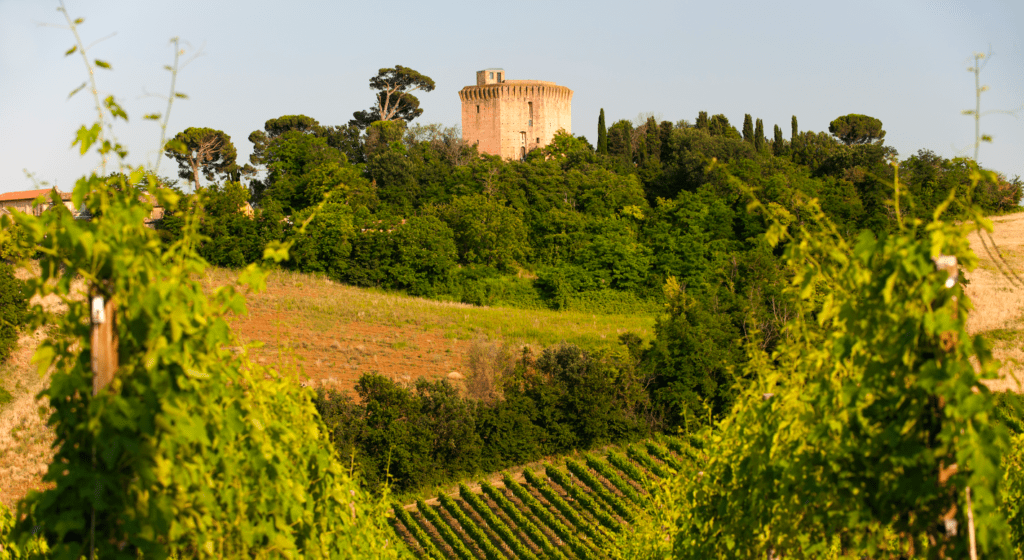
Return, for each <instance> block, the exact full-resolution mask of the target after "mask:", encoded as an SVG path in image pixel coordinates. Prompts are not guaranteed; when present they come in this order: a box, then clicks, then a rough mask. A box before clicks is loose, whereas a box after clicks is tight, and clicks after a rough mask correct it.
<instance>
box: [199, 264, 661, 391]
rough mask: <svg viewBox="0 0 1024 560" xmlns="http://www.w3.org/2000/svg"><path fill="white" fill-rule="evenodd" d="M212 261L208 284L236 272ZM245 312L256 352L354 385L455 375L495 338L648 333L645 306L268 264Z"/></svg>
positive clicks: (313, 379)
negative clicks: (415, 286) (483, 297)
mask: <svg viewBox="0 0 1024 560" xmlns="http://www.w3.org/2000/svg"><path fill="white" fill-rule="evenodd" d="M233 279H234V276H233V274H232V273H231V272H230V271H226V270H211V271H210V273H209V274H208V276H207V278H206V282H207V284H208V285H209V286H210V287H211V288H213V287H215V286H219V285H224V284H228V283H230V282H232V281H233ZM248 309H249V314H248V316H246V317H237V318H235V319H233V327H234V329H235V332H236V333H237V334H238V336H239V338H240V339H241V341H242V342H244V343H259V344H261V345H262V346H261V347H260V348H257V349H254V350H252V351H251V352H250V355H252V356H254V357H255V358H256V359H257V360H258V361H261V362H264V363H274V364H280V365H285V366H287V365H294V366H295V367H296V368H297V369H298V370H299V371H300V372H301V373H302V374H303V375H304V376H305V378H306V381H307V382H308V383H311V384H313V385H322V386H327V387H334V388H337V389H341V390H345V389H351V388H352V387H353V386H354V384H355V382H356V380H357V379H358V378H359V376H360V375H362V374H363V373H378V374H381V375H385V376H388V377H391V378H393V379H395V380H396V381H401V382H408V381H411V380H413V379H415V378H417V377H428V378H437V377H450V378H452V379H461V378H462V377H464V376H465V375H466V374H467V370H468V369H469V366H470V356H471V355H479V354H481V353H482V352H484V353H486V351H487V350H488V349H489V348H492V347H493V346H495V345H508V346H511V347H512V348H514V349H516V350H517V351H518V350H519V349H522V347H524V346H528V347H530V349H531V350H533V351H538V350H539V349H541V348H544V347H547V346H551V345H554V344H558V343H560V342H569V343H573V344H576V345H578V346H580V347H582V348H585V349H589V350H608V351H615V349H616V348H618V347H619V346H620V345H619V342H618V337H619V335H620V334H623V333H626V332H633V333H636V334H637V335H639V336H640V337H641V338H643V339H644V340H650V339H651V338H652V337H653V336H654V317H653V316H651V315H594V314H589V313H577V312H571V311H547V310H523V309H510V308H503V307H476V306H472V305H467V304H462V303H450V302H439V301H433V300H427V299H421V298H413V297H407V296H400V295H394V294H385V293H381V292H377V291H373V290H365V289H360V288H353V287H349V286H343V285H340V284H337V283H335V282H332V281H330V280H327V279H325V278H322V277H317V276H312V275H308V274H298V273H293V272H284V271H279V272H274V273H273V274H271V276H270V278H269V279H268V281H267V290H266V291H264V292H262V293H258V294H252V295H250V296H249V297H248Z"/></svg>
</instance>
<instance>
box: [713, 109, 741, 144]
mask: <svg viewBox="0 0 1024 560" xmlns="http://www.w3.org/2000/svg"><path fill="white" fill-rule="evenodd" d="M708 132H710V133H711V135H712V136H731V137H733V138H740V132H739V131H738V130H736V127H734V126H733V125H731V124H729V119H728V118H727V117H726V116H725V115H722V114H718V115H714V116H712V117H711V120H709V121H708Z"/></svg>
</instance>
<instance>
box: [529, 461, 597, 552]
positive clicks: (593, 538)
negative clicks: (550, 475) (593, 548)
mask: <svg viewBox="0 0 1024 560" xmlns="http://www.w3.org/2000/svg"><path fill="white" fill-rule="evenodd" d="M523 476H525V477H526V481H527V482H529V483H530V486H533V487H534V488H536V489H537V491H538V492H540V495H541V496H544V499H545V500H547V501H548V503H549V504H551V505H553V506H555V509H557V510H558V512H559V513H561V514H562V517H564V518H565V519H566V520H567V521H569V523H571V524H572V525H573V526H574V527H577V528H579V529H580V530H582V531H583V533H584V534H586V535H587V538H588V539H590V542H592V543H594V544H595V545H597V546H602V545H603V546H607V545H608V544H610V543H609V541H608V539H607V538H606V537H605V535H604V534H603V533H602V532H601V531H600V530H599V529H598V528H597V527H595V526H594V525H592V524H591V523H590V522H589V521H587V520H586V519H584V518H583V516H581V515H580V514H579V513H578V512H577V511H576V510H575V509H573V508H572V506H570V505H569V503H568V502H566V501H565V500H564V499H562V497H561V496H559V495H558V492H555V489H554V488H552V487H551V485H550V484H548V482H547V481H546V480H544V479H542V478H541V477H539V476H537V475H536V474H534V473H533V472H532V471H530V470H529V469H525V470H523Z"/></svg>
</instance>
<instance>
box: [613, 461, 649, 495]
mask: <svg viewBox="0 0 1024 560" xmlns="http://www.w3.org/2000/svg"><path fill="white" fill-rule="evenodd" d="M608 462H609V463H611V464H612V465H613V466H614V467H615V468H617V469H619V470H620V471H622V472H623V473H625V475H626V476H628V477H629V478H630V480H633V481H634V482H636V483H637V484H639V485H640V486H641V487H647V482H648V477H647V475H645V474H644V472H643V471H641V470H640V469H638V468H637V466H636V465H634V464H633V463H631V462H630V461H629V459H627V458H625V457H623V456H622V455H619V454H618V453H615V452H611V453H608Z"/></svg>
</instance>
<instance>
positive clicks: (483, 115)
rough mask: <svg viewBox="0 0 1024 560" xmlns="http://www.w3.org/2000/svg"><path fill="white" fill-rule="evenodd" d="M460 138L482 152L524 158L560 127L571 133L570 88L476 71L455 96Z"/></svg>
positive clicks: (495, 71) (500, 72) (499, 72)
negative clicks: (471, 83) (458, 102)
mask: <svg viewBox="0 0 1024 560" xmlns="http://www.w3.org/2000/svg"><path fill="white" fill-rule="evenodd" d="M459 98H460V99H462V138H463V139H464V140H465V141H467V142H469V143H470V144H473V143H476V144H477V148H478V149H479V150H480V152H482V153H487V154H494V155H499V156H501V157H502V158H503V159H523V158H524V157H526V154H527V152H529V151H530V150H532V149H534V148H542V147H544V146H547V145H548V143H549V142H551V139H552V138H554V136H555V133H556V132H558V130H559V129H563V130H565V131H566V132H568V133H570V134H572V90H571V89H569V88H567V87H565V86H560V85H556V84H555V83H554V82H542V81H539V80H506V79H505V71H504V70H502V69H501V68H488V69H486V70H481V71H479V72H477V73H476V85H475V86H466V87H464V88H462V91H460V92H459Z"/></svg>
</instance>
